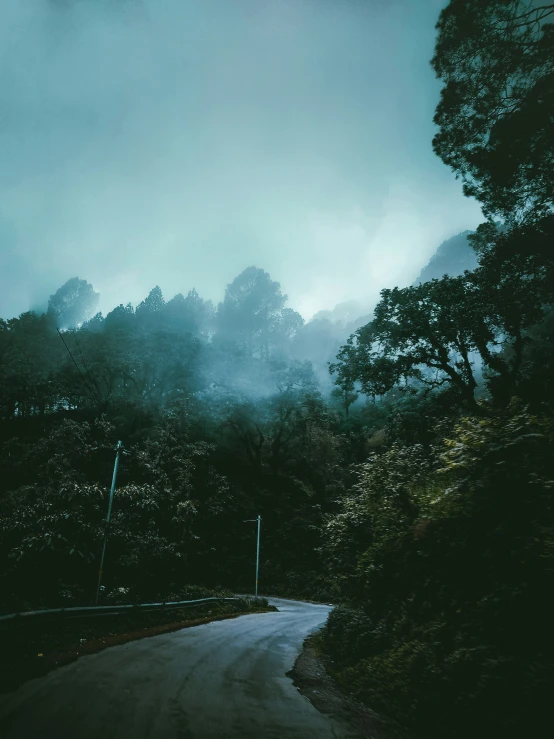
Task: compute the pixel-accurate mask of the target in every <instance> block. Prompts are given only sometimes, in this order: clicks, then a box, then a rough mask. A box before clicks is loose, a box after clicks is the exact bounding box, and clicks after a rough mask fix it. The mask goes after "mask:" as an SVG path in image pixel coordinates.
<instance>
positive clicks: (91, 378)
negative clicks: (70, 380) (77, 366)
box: [73, 329, 101, 408]
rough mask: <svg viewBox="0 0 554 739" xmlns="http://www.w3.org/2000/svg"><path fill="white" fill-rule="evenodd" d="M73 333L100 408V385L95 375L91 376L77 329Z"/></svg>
mask: <svg viewBox="0 0 554 739" xmlns="http://www.w3.org/2000/svg"><path fill="white" fill-rule="evenodd" d="M73 335H74V337H75V343H76V344H77V349H78V350H79V356H80V357H81V362H82V363H83V367H84V368H85V374H86V375H87V377H88V379H89V382H90V386H91V388H92V391H93V394H94V397H95V398H96V403H97V405H98V407H99V408H100V405H101V398H100V393H99V392H98V385H97V383H96V382H95V380H94V379H93V377H92V376H91V373H90V372H89V369H88V367H87V363H86V362H85V357H84V355H83V352H82V350H81V345H80V344H79V339H78V338H77V331H76V330H75V329H73Z"/></svg>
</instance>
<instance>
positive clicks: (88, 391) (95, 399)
mask: <svg viewBox="0 0 554 739" xmlns="http://www.w3.org/2000/svg"><path fill="white" fill-rule="evenodd" d="M56 331H57V332H58V336H59V337H60V339H61V340H62V341H63V345H64V346H65V348H66V349H67V351H68V354H69V356H70V357H71V359H72V360H73V364H74V365H75V367H77V371H78V372H79V374H80V375H81V378H82V380H83V384H84V386H85V388H86V391H87V394H88V396H89V397H90V399H91V400H92V401H93V402H94V403H96V405H98V408H99V410H101V408H100V404H99V402H98V399H97V398H96V397H95V396H94V393H93V392H91V390H90V388H89V385H88V383H87V378H86V377H85V376H84V375H83V372H82V370H81V368H80V367H79V365H78V364H77V362H76V361H75V357H74V356H73V354H72V353H71V349H70V348H69V347H68V346H67V343H66V341H65V339H64V337H63V336H62V333H61V331H60V329H59V328H56Z"/></svg>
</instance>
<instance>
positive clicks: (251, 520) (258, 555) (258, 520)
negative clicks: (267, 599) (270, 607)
mask: <svg viewBox="0 0 554 739" xmlns="http://www.w3.org/2000/svg"><path fill="white" fill-rule="evenodd" d="M256 521H257V522H258V540H257V543H256V598H257V597H258V572H259V569H260V526H261V524H262V517H261V516H260V515H259V514H258V518H247V519H246V520H245V521H243V523H256Z"/></svg>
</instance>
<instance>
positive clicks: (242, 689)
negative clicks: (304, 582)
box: [0, 599, 353, 739]
mask: <svg viewBox="0 0 554 739" xmlns="http://www.w3.org/2000/svg"><path fill="white" fill-rule="evenodd" d="M270 602H271V603H272V604H273V605H275V606H277V608H279V611H278V612H276V613H260V614H251V615H248V616H241V617H239V618H236V619H230V620H227V621H215V622H212V623H210V624H205V625H203V626H196V627H194V628H189V629H182V630H181V631H175V632H173V633H170V634H163V635H160V636H154V637H150V638H146V639H142V640H140V641H135V642H129V643H127V644H123V645H121V646H117V647H111V648H109V649H106V650H104V651H103V652H99V653H98V654H93V655H90V656H86V657H81V658H80V659H79V660H77V661H76V662H73V663H72V664H70V665H67V666H65V667H61V668H59V669H57V670H54V671H53V672H51V673H49V674H48V675H46V676H45V677H42V678H38V679H36V680H31V681H30V682H28V683H25V684H24V685H22V686H21V687H20V688H19V689H18V690H17V691H15V692H14V693H9V694H7V695H2V696H0V735H1V736H2V739H20V738H21V739H23V737H24V738H25V739H50V738H52V739H54V737H55V739H116V738H117V739H123V738H124V737H132V738H133V739H250V738H252V739H254V738H255V739H346V738H347V737H352V736H353V735H352V734H351V733H349V731H348V729H347V728H346V727H344V726H341V725H337V724H336V723H335V722H334V721H331V720H330V719H329V718H327V717H325V716H324V715H323V714H321V713H319V711H317V710H316V709H315V708H314V707H313V706H312V704H311V703H310V702H309V701H308V700H307V699H306V698H304V697H303V696H301V695H300V693H298V691H297V690H296V688H295V687H294V686H293V684H292V682H291V680H290V679H289V678H287V677H286V673H287V672H288V671H289V670H290V669H291V668H292V666H293V664H294V661H295V659H296V657H297V655H298V654H299V652H300V649H301V646H302V642H303V640H304V639H305V637H306V636H307V635H308V634H310V633H311V632H313V631H315V630H316V629H317V628H319V627H320V626H322V625H323V623H324V622H325V620H326V618H327V614H328V612H329V610H330V608H329V607H328V606H322V605H312V604H309V603H300V602H298V601H291V600H281V599H279V600H278V599H270Z"/></svg>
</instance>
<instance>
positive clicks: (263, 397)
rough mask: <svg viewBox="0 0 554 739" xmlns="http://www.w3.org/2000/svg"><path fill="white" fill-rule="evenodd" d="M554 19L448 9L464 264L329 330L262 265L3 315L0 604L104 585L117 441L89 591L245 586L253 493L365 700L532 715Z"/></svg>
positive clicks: (266, 576) (549, 358) (291, 579)
mask: <svg viewBox="0 0 554 739" xmlns="http://www.w3.org/2000/svg"><path fill="white" fill-rule="evenodd" d="M553 22H554V5H551V4H546V5H541V6H540V7H538V6H536V5H535V4H531V3H528V2H524V1H523V0H490V1H489V2H487V3H486V4H483V3H481V2H477V0H451V2H450V3H449V4H448V5H447V7H446V8H445V9H444V10H443V11H442V13H441V16H440V19H439V24H438V40H437V46H436V55H435V57H434V59H433V62H432V63H433V66H434V69H435V71H436V73H437V75H438V77H439V78H440V80H441V81H442V83H443V90H442V95H441V100H440V103H439V106H438V108H437V113H436V116H435V123H436V124H437V126H438V133H437V135H436V137H435V140H434V148H435V151H436V153H437V155H438V156H440V157H441V158H442V159H443V161H444V162H445V163H446V164H447V165H448V166H450V167H451V168H452V169H453V171H454V172H455V174H456V176H459V177H461V178H462V180H463V182H464V188H465V192H466V194H467V195H468V196H471V197H476V198H477V199H478V200H479V202H480V203H481V204H482V206H483V213H484V216H485V219H486V220H485V222H484V223H483V224H482V225H481V226H480V227H479V228H478V229H477V231H476V233H474V234H471V235H470V241H471V243H472V246H473V248H474V251H475V259H476V262H477V266H476V267H475V268H474V269H472V270H466V271H464V272H463V273H462V274H459V273H458V274H451V275H445V276H444V277H440V278H436V279H432V280H428V281H426V282H419V283H418V284H414V285H413V286H411V287H405V288H398V287H390V288H389V287H386V288H385V289H383V291H382V293H381V299H380V301H379V303H378V304H377V305H376V306H375V309H374V311H373V314H372V315H371V316H370V317H369V318H367V317H366V319H364V321H363V325H360V326H357V327H356V329H355V330H354V329H352V330H350V329H349V331H348V332H347V334H346V335H344V336H342V337H341V340H340V341H337V338H338V337H340V330H345V328H346V327H345V326H342V327H339V328H337V327H336V326H332V324H331V323H330V322H329V321H327V322H325V321H323V320H314V321H312V322H310V323H308V324H305V323H304V322H303V320H302V318H301V317H300V316H299V314H298V313H296V312H295V311H294V310H292V309H291V308H289V307H288V305H287V298H286V296H285V295H284V294H283V293H282V292H281V288H280V285H279V284H278V283H276V282H274V281H273V280H271V277H270V276H269V275H268V274H267V273H265V272H264V271H263V270H262V269H258V268H256V267H250V268H248V269H246V270H245V271H244V272H242V273H241V274H240V275H239V276H238V277H237V278H236V279H235V280H234V281H233V282H232V283H231V284H230V285H228V287H227V291H226V294H225V298H224V300H223V301H222V302H221V303H220V304H219V305H218V306H217V307H215V306H213V305H212V304H211V303H209V302H207V301H204V300H203V299H202V298H201V297H200V296H199V295H198V294H197V293H196V291H194V290H190V291H189V292H188V294H187V295H186V297H185V296H183V295H177V296H175V297H174V298H172V299H171V300H168V301H166V299H165V298H164V296H163V295H162V292H161V290H160V288H159V287H155V288H153V290H152V291H151V292H150V294H149V295H148V296H147V297H146V298H145V300H144V301H143V302H142V303H141V304H140V305H139V306H137V307H136V309H135V308H133V307H132V306H124V305H120V306H119V307H117V308H116V309H115V310H113V311H111V312H110V313H109V314H108V315H106V316H103V315H101V314H99V313H95V311H96V305H97V300H98V298H97V296H96V294H95V292H94V290H93V288H92V286H91V285H89V284H88V283H87V282H86V281H85V280H81V279H77V278H75V279H73V280H70V281H69V282H68V283H66V285H64V286H62V287H61V288H60V289H59V290H58V291H57V292H56V293H55V294H54V295H52V296H51V297H50V301H49V306H48V308H47V309H46V310H45V311H44V312H43V313H40V312H29V313H25V314H23V315H21V316H19V317H18V318H12V319H9V320H2V321H0V465H1V470H2V474H1V476H0V562H2V565H1V571H0V609H1V610H2V612H3V613H10V612H15V611H21V610H28V609H31V608H46V607H60V606H64V605H66V606H70V605H90V604H91V603H92V602H93V601H94V596H95V589H96V582H97V576H98V565H99V556H100V548H101V543H102V538H103V535H104V533H105V517H106V510H107V500H108V490H109V482H110V480H111V475H112V470H113V463H114V446H115V444H116V442H117V441H118V440H119V439H121V440H122V441H123V444H124V447H125V449H126V452H127V453H126V455H124V456H123V457H122V459H121V464H120V469H119V473H118V484H117V490H116V495H115V500H114V507H113V514H112V521H111V525H110V529H109V532H108V534H109V535H108V545H107V554H106V561H105V567H104V575H103V582H104V585H105V590H104V591H103V592H102V595H101V602H102V603H110V602H117V601H118V600H119V601H120V602H123V601H124V602H129V603H133V602H147V601H153V600H170V599H179V598H180V597H181V596H182V593H183V592H207V591H205V590H198V589H208V590H209V592H212V591H214V590H215V589H217V588H226V589H228V590H229V591H233V592H251V591H252V590H253V589H254V577H255V575H254V573H255V569H254V568H255V545H256V531H255V526H254V524H253V523H250V521H251V520H252V519H254V518H255V517H256V516H257V515H258V514H260V515H261V516H262V536H261V553H260V591H261V592H264V593H271V594H274V595H282V596H285V597H286V596H289V597H299V598H306V599H313V600H316V601H326V602H331V603H338V604H339V605H338V607H337V608H336V609H335V610H334V611H333V612H332V614H331V617H330V619H329V623H328V626H327V628H326V630H325V633H324V635H323V641H322V644H323V648H324V651H325V654H326V655H327V656H326V659H327V662H328V667H329V670H330V671H331V673H332V674H333V675H334V676H335V677H336V678H337V679H338V681H339V682H340V683H341V684H343V685H344V686H346V687H347V688H348V691H349V692H351V693H353V694H354V696H355V697H356V698H357V699H359V700H362V701H364V702H366V703H367V704H368V705H369V706H370V707H371V708H373V709H375V710H376V711H378V712H379V713H382V714H384V715H386V716H390V717H391V718H392V719H394V720H396V721H398V722H400V723H401V724H402V725H403V726H405V727H408V728H409V730H410V731H411V732H413V733H414V734H415V735H416V736H417V735H419V736H422V737H428V738H430V737H437V738H438V737H441V739H458V738H459V739H461V738H462V737H467V736H468V735H471V736H472V737H478V738H480V737H483V739H484V737H495V736H502V737H503V738H504V739H515V737H519V736H526V735H528V736H534V735H537V736H538V735H540V734H541V732H542V727H543V726H545V725H548V723H549V718H550V717H549V698H550V689H551V685H552V680H553V677H554V670H553V665H554V638H553V636H552V634H553V630H552V627H551V623H550V621H551V618H550V616H551V608H550V605H549V604H550V600H551V593H552V592H553V589H554V587H553V586H554V577H553V573H554V506H553V487H554V384H553V382H552V378H553V377H554V183H553V181H552V176H553V174H552V173H553V172H554V123H553V121H554V25H553ZM352 267H353V269H355V268H356V265H352ZM58 329H59V330H60V333H58ZM348 333H349V334H351V335H350V338H348ZM327 361H329V362H330V373H329V372H328V371H327V369H328V368H327V365H326V363H327ZM247 521H248V522H247ZM194 588H196V589H197V590H194V591H193V589H194ZM168 617H169V616H168ZM117 618H120V617H117ZM148 618H150V616H148ZM120 623H122V622H121V621H120ZM96 636H99V635H98V634H96ZM32 644H33V648H34V647H35V646H37V644H36V643H35V642H33V643H32Z"/></svg>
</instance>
